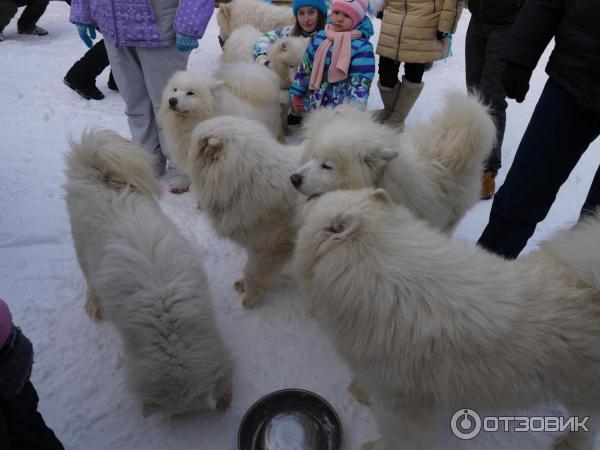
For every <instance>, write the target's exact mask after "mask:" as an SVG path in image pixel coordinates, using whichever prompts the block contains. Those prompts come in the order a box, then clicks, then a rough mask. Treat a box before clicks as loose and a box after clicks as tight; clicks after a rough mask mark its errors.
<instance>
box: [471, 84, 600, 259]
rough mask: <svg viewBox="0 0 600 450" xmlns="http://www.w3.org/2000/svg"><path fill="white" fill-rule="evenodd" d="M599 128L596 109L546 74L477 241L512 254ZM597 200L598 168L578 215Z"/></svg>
mask: <svg viewBox="0 0 600 450" xmlns="http://www.w3.org/2000/svg"><path fill="white" fill-rule="evenodd" d="M599 134H600V114H599V113H597V112H594V111H592V110H589V109H587V108H584V107H582V106H581V105H579V103H577V100H576V99H575V98H574V97H573V96H572V95H571V94H570V93H568V92H567V91H566V90H565V89H564V88H562V87H561V86H560V85H559V84H558V83H556V82H555V81H553V80H552V79H549V80H548V82H547V83H546V86H545V87H544V90H543V92H542V95H541V96H540V99H539V100H538V103H537V105H536V107H535V110H534V112H533V115H532V116H531V120H530V121H529V125H528V126H527V130H526V131H525V134H524V135H523V139H521V143H520V144H519V148H518V149H517V153H516V154H515V159H514V161H513V163H512V166H511V167H510V169H509V171H508V174H507V175H506V180H505V181H504V184H503V185H502V186H501V187H500V189H499V190H498V193H497V194H496V196H495V197H494V202H493V203H492V210H491V212H490V220H489V222H488V225H487V226H486V228H485V230H484V231H483V234H482V235H481V237H480V238H479V242H478V244H479V245H481V246H482V247H484V248H487V249H488V250H490V251H492V252H494V253H497V254H499V255H501V256H504V257H506V258H516V257H517V256H518V255H519V253H520V252H521V250H523V248H524V247H525V245H526V244H527V241H528V240H529V238H530V237H531V236H532V235H533V233H534V231H535V227H536V226H537V224H538V223H539V222H541V221H542V220H544V218H545V217H546V215H547V214H548V211H549V210H550V207H551V206H552V203H554V200H555V198H556V194H557V193H558V190H559V189H560V187H561V186H562V184H563V183H564V182H565V181H566V180H567V178H568V177H569V175H570V174H571V171H572V170H573V168H574V167H575V165H576V164H577V162H578V161H579V158H581V155H583V153H584V152H585V151H586V150H587V148H588V146H589V145H590V144H591V143H592V142H593V141H594V140H595V139H596V138H597V137H598V135H599ZM599 205H600V169H598V170H597V171H596V175H595V177H594V179H593V181H592V185H591V187H590V190H589V192H588V195H587V198H586V199H585V202H584V203H583V207H582V209H581V215H582V216H584V215H586V214H589V213H591V212H592V211H594V209H595V208H597V207H598V206H599Z"/></svg>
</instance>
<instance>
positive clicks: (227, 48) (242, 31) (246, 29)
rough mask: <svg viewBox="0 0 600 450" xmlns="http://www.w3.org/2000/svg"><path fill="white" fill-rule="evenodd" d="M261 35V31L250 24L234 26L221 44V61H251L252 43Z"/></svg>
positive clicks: (252, 59)
mask: <svg viewBox="0 0 600 450" xmlns="http://www.w3.org/2000/svg"><path fill="white" fill-rule="evenodd" d="M261 36H262V32H260V31H259V30H258V28H255V27H254V26H252V25H242V26H241V27H239V28H236V29H235V30H233V32H232V33H231V35H230V36H229V37H228V38H227V41H226V42H225V44H224V45H223V54H222V55H221V61H222V62H223V63H225V64H226V63H231V62H235V61H248V62H253V61H254V58H253V57H252V51H253V50H254V44H256V41H258V38H260V37H261Z"/></svg>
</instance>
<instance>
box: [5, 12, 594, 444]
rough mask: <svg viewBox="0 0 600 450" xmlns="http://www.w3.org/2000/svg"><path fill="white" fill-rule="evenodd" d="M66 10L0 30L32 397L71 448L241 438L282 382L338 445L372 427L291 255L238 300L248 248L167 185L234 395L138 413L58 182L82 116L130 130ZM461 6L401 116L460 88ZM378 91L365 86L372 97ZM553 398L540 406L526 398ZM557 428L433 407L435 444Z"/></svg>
mask: <svg viewBox="0 0 600 450" xmlns="http://www.w3.org/2000/svg"><path fill="white" fill-rule="evenodd" d="M68 15H69V9H68V6H67V5H66V4H65V3H63V2H57V1H53V2H51V4H50V6H49V8H48V11H47V12H46V14H45V15H44V17H43V18H42V19H41V21H40V25H41V26H43V27H45V28H47V29H48V30H49V33H50V34H49V35H48V36H47V37H45V38H39V37H32V36H21V35H17V32H16V21H15V20H13V22H12V23H11V24H10V25H9V26H8V27H7V28H6V29H5V35H6V37H7V40H6V41H5V42H2V43H1V44H0V104H1V105H2V108H1V109H0V168H1V169H0V174H1V175H0V178H1V180H2V188H1V189H0V297H2V298H4V299H5V300H6V301H7V302H8V304H9V305H10V307H11V309H12V311H13V315H14V321H15V323H17V324H18V325H20V326H21V327H22V329H23V330H24V332H25V333H26V334H27V335H28V336H29V338H30V339H31V340H32V341H33V343H34V347H35V355H36V356H35V365H34V370H33V382H34V384H35V385H36V387H37V389H38V392H39V394H40V409H41V411H42V413H43V415H44V417H45V418H46V420H47V422H48V423H49V425H50V426H51V427H52V428H53V429H54V430H55V431H56V434H57V435H58V436H59V437H60V439H61V440H62V442H63V443H64V445H65V448H67V449H68V450H99V449H111V450H129V449H131V450H134V449H135V450H139V449H142V450H154V449H157V450H158V449H161V450H165V449H177V450H186V449H190V450H191V449H202V450H205V449H206V450H228V449H235V448H236V435H237V427H238V425H239V422H240V420H241V418H242V416H243V414H244V412H245V411H246V409H247V408H248V407H249V406H250V405H251V404H252V403H253V402H254V401H255V400H257V399H258V398H259V397H261V396H262V395H264V394H266V393H268V392H271V391H273V390H276V389H280V388H286V387H301V388H305V389H310V390H313V391H315V392H317V393H319V394H321V395H323V396H324V397H325V398H327V399H328V400H329V401H330V402H331V403H332V405H333V406H334V407H335V409H336V410H337V412H338V413H339V415H340V417H341V420H342V423H343V427H344V430H345V449H346V450H354V449H357V448H358V447H359V444H360V443H361V442H363V441H365V440H368V439H372V438H375V437H377V435H378V432H377V426H376V424H375V422H374V420H373V418H372V416H371V413H370V411H369V408H368V407H366V406H363V405H360V404H358V403H357V402H356V401H354V400H353V398H352V397H351V396H350V395H349V394H348V393H347V391H346V386H347V385H348V383H349V381H350V378H351V375H350V372H349V370H348V368H347V367H346V366H345V365H344V364H343V363H342V362H341V360H340V358H339V357H338V356H337V355H336V354H335V352H334V350H333V348H332V346H331V344H330V343H329V342H328V340H327V339H326V338H325V336H324V335H323V334H322V333H321V332H320V331H319V330H318V328H317V326H316V324H315V323H314V322H313V321H312V320H311V319H310V318H309V317H308V315H307V311H306V308H305V306H304V304H303V301H302V298H301V296H300V294H299V292H298V290H297V289H296V287H295V285H294V282H293V279H292V276H291V272H290V269H289V268H288V269H286V271H285V273H284V275H283V276H282V278H281V281H280V283H279V284H278V286H277V287H276V289H275V290H274V291H273V292H272V293H271V294H270V295H269V296H268V298H267V300H266V302H265V304H264V306H261V307H260V308H258V309H256V310H253V311H250V312H248V311H245V310H243V308H242V305H241V301H240V297H239V296H238V294H236V293H235V292H234V291H233V290H232V289H231V285H232V284H233V282H234V281H235V280H236V279H237V278H238V276H239V274H240V273H241V270H242V266H243V263H244V258H245V256H244V252H243V251H242V250H241V249H240V248H237V247H236V246H235V245H233V244H231V243H230V242H228V241H224V240H221V239H219V238H217V237H216V236H215V233H214V232H213V231H212V230H211V228H210V226H209V225H208V222H207V220H206V217H204V215H203V214H202V213H199V212H197V211H196V210H195V209H194V201H193V199H192V195H191V194H184V195H180V196H175V195H172V194H169V193H165V195H164V198H163V200H162V206H163V208H164V210H165V212H166V213H167V214H168V215H169V216H171V217H172V218H173V219H174V221H175V222H176V223H177V224H178V225H179V226H180V228H181V229H182V230H183V232H184V233H185V235H186V236H187V237H189V238H190V239H191V241H192V242H193V243H194V244H195V245H196V246H197V247H198V248H199V249H200V250H201V252H202V254H203V256H204V265H205V267H206V269H207V271H208V273H209V277H210V283H211V290H212V293H213V296H214V299H215V305H214V306H215V309H216V313H217V317H218V321H219V324H220V326H221V328H222V332H223V335H224V337H225V339H226V341H227V343H228V344H229V345H230V347H231V348H232V350H233V355H234V358H235V361H236V373H235V379H234V383H235V389H234V401H233V405H232V408H231V409H230V410H228V411H227V412H226V413H225V414H223V415H221V416H217V415H212V414H188V415H186V416H184V417H178V418H172V419H170V418H165V417H162V416H160V415H154V416H151V417H149V418H143V417H142V415H141V411H140V407H139V405H138V403H137V402H136V399H135V398H134V397H133V396H132V394H131V393H130V392H128V390H127V389H126V387H125V385H124V376H123V375H124V374H123V369H122V368H119V367H118V354H119V341H118V337H117V335H116V332H115V330H114V329H113V328H112V327H111V325H110V324H107V323H101V324H94V323H92V322H91V321H90V320H89V319H88V317H87V316H86V315H85V313H84V309H83V303H84V293H85V284H84V280H83V278H82V275H81V273H80V270H79V267H78V265H77V262H76V260H75V254H74V250H73V244H72V240H71V236H70V229H69V223H68V218H67V214H66V209H65V203H64V200H63V190H62V187H61V185H62V184H63V182H64V175H63V164H64V162H63V153H64V151H65V150H66V149H67V136H69V135H72V136H74V137H78V136H79V135H80V133H81V131H82V130H83V129H84V128H86V127H107V128H112V129H114V130H116V131H118V132H120V133H122V134H124V135H126V136H128V135H129V130H128V127H127V122H126V119H125V115H124V113H123V111H124V104H123V101H122V100H121V98H120V97H119V95H118V94H117V93H114V92H112V91H109V90H108V89H107V88H106V80H107V77H108V72H107V71H106V72H105V73H104V74H103V75H102V76H101V77H100V79H99V81H98V86H99V88H100V89H101V90H103V91H104V92H105V94H106V96H107V97H106V99H105V100H103V101H85V100H83V99H81V98H80V97H79V96H77V95H76V94H75V93H73V92H72V91H70V90H69V89H67V88H66V87H65V86H64V85H63V83H62V79H63V77H64V75H65V73H66V71H67V70H68V68H69V67H70V66H71V64H72V63H73V62H74V61H75V60H77V59H78V58H80V57H81V55H82V54H83V53H84V51H85V48H84V46H83V44H82V43H81V41H80V40H79V38H78V36H77V33H76V30H75V27H74V26H73V25H71V24H70V23H69V22H68ZM468 19H469V15H468V13H465V14H464V15H463V17H462V19H461V23H460V27H459V30H458V32H457V34H456V36H455V39H454V57H453V58H450V59H449V60H448V61H446V62H443V61H441V62H437V63H436V64H435V66H434V68H433V69H432V70H431V71H430V72H427V73H426V75H425V82H426V86H425V89H424V91H423V94H422V96H421V98H420V99H419V100H418V102H417V105H416V107H415V109H414V111H413V113H412V114H411V117H410V119H409V122H414V121H418V120H426V119H427V117H428V116H429V115H430V114H431V112H432V111H434V110H436V109H438V108H440V107H441V103H442V102H443V94H444V92H445V91H447V90H450V89H459V90H464V89H465V83H464V37H465V32H466V26H467V23H468ZM375 25H376V27H378V26H379V21H377V20H376V21H375ZM217 32H218V28H217V25H216V20H215V18H214V17H213V19H212V21H211V23H210V25H209V27H208V30H207V32H206V35H205V37H204V39H203V40H202V41H201V42H200V48H199V49H197V50H196V51H194V52H193V54H192V56H191V60H190V69H191V70H194V71H210V70H212V69H213V68H214V67H215V66H216V64H217V58H218V56H219V54H220V48H219V46H218V43H217ZM547 56H548V54H547V53H546V55H545V56H544V58H542V61H541V63H540V65H539V67H538V69H537V70H536V72H535V73H534V76H533V79H532V86H531V90H530V92H529V94H528V96H527V100H526V101H525V102H524V103H522V104H520V105H519V104H516V103H514V102H512V101H511V102H510V106H509V109H508V123H507V128H506V137H505V141H504V151H503V158H504V168H503V169H502V171H501V172H500V175H499V178H498V182H499V183H501V182H502V180H503V178H504V175H505V173H506V170H507V169H508V167H509V166H510V163H511V161H512V158H513V155H514V152H515V150H516V148H517V146H518V143H519V141H520V138H521V136H522V134H523V131H524V129H525V127H526V126H527V123H528V120H529V117H530V115H531V113H532V110H533V107H534V106H535V103H536V101H537V98H538V96H539V93H540V91H541V89H542V88H543V85H544V83H545V80H546V75H545V74H544V73H543V67H544V66H545V62H546V60H547ZM380 104H381V102H380V99H379V95H378V92H377V89H373V91H372V96H371V99H370V108H377V107H379V106H380ZM599 150H600V142H598V141H597V142H595V143H594V144H593V145H592V146H591V147H590V149H589V151H588V152H587V154H586V155H585V156H584V157H583V159H582V160H581V162H580V163H579V165H578V167H577V169H576V170H575V171H574V173H573V174H572V175H571V177H570V179H569V181H568V182H567V183H566V184H565V186H564V187H563V189H562V190H561V192H560V194H559V196H558V199H557V200H556V202H555V204H554V207H553V208H552V210H551V211H550V214H549V216H548V218H547V219H546V221H545V222H544V223H542V224H541V225H540V226H539V227H538V230H537V232H536V234H535V236H534V238H533V239H532V241H531V242H530V245H529V247H528V249H530V248H532V247H534V246H535V245H536V242H538V241H539V240H540V239H542V238H545V237H547V236H548V235H549V234H550V233H552V232H553V231H554V230H556V229H560V228H564V227H567V226H569V225H570V224H572V223H573V222H574V221H575V220H576V219H577V216H578V212H579V209H580V207H581V204H582V202H583V200H584V198H585V195H586V193H587V189H588V187H589V184H590V182H591V180H592V177H593V174H594V172H595V170H596V167H598V164H599V163H600V152H599ZM490 206H491V202H479V203H478V204H477V205H476V206H475V207H474V208H473V210H472V211H471V212H470V213H469V214H468V215H467V216H466V217H465V219H464V220H463V222H462V224H461V225H460V227H459V228H458V230H457V231H456V237H457V238H459V239H465V240H468V241H471V242H475V241H476V240H477V238H478V237H479V235H480V233H481V231H482V230H483V228H484V226H485V224H486V222H487V217H488V214H489V208H490ZM464 406H465V407H468V406H469V405H464ZM555 411H557V408H551V407H543V406H541V407H540V408H539V409H537V410H536V411H534V412H535V413H543V414H545V415H549V414H552V413H553V412H555ZM506 413H509V412H506ZM516 413H517V412H516V411H511V412H510V415H518V414H516ZM555 437H556V436H555V435H550V434H543V433H528V434H525V433H487V434H483V435H480V436H479V437H477V438H476V439H475V440H473V441H470V442H466V441H459V440H458V439H456V438H454V437H452V436H451V434H450V430H449V419H448V417H440V419H439V426H438V441H439V442H438V444H439V445H438V448H439V449H494V450H495V449H511V450H519V449H523V450H525V449H532V450H533V449H535V450H541V449H546V448H549V446H550V442H551V441H552V440H553V439H554V438H555ZM598 448H600V447H598Z"/></svg>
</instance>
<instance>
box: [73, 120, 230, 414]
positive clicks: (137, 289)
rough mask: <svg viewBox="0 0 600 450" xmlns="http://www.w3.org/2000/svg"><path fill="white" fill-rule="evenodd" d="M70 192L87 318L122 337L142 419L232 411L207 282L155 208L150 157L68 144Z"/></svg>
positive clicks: (95, 135) (123, 144)
mask: <svg viewBox="0 0 600 450" xmlns="http://www.w3.org/2000/svg"><path fill="white" fill-rule="evenodd" d="M65 190H66V200H67V209H68V212H69V217H70V220H71V230H72V234H73V240H74V242H75V249H76V253H77V259H78V260H79V264H80V266H81V269H82V271H83V274H84V275H85V278H86V281H87V301H86V310H87V311H88V313H89V314H90V315H91V316H92V317H93V318H95V319H100V318H103V317H104V318H106V319H108V320H109V321H110V322H112V323H113V324H114V326H115V327H116V329H117V330H118V332H119V334H120V335H121V338H122V341H123V345H124V366H125V369H126V371H127V379H128V382H129V384H130V386H131V387H132V388H133V390H134V392H136V393H137V394H138V396H139V398H140V399H141V402H142V405H143V412H144V414H145V415H147V414H150V413H152V412H155V411H161V412H163V413H165V414H179V413H183V412H185V411H188V410H196V409H204V408H210V409H218V410H222V409H224V408H226V407H227V406H228V405H229V404H230V402H231V376H232V363H231V358H230V354H229V351H228V349H227V348H226V347H225V344H224V342H223V340H222V338H221V336H220V334H219V331H218V329H217V325H216V322H215V318H214V315H213V311H212V305H211V296H210V293H209V289H208V280H207V278H206V274H205V273H204V270H203V268H202V265H201V263H200V257H199V255H198V254H197V252H196V251H194V250H193V249H192V246H191V245H190V243H189V242H188V241H187V240H186V239H185V238H184V237H183V236H182V235H181V234H180V233H179V231H178V230H177V228H176V226H175V225H174V224H173V223H172V222H171V221H170V220H169V219H168V218H167V217H166V216H165V215H164V214H163V212H162V211H161V209H160V206H159V205H158V203H157V201H156V197H158V196H159V195H160V183H159V182H158V180H157V179H156V178H155V177H154V175H153V172H152V159H151V156H150V154H149V153H148V152H146V151H145V150H143V149H142V148H141V147H139V146H137V145H135V144H133V143H131V142H129V141H127V140H125V139H123V138H121V137H120V136H119V135H117V134H116V133H114V132H111V131H107V130H102V131H95V132H90V133H84V134H83V136H82V138H81V142H79V143H75V142H71V152H70V153H69V154H68V155H67V183H66V185H65Z"/></svg>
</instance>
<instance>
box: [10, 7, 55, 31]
mask: <svg viewBox="0 0 600 450" xmlns="http://www.w3.org/2000/svg"><path fill="white" fill-rule="evenodd" d="M2 1H5V0H2ZM25 3H26V5H27V6H25V9H24V10H23V13H22V14H21V17H19V20H18V21H17V30H18V31H19V33H23V32H25V33H27V32H30V31H32V30H35V28H36V24H37V21H38V20H40V17H42V14H44V11H46V7H47V6H48V3H50V0H27V1H26V2H25ZM38 28H39V27H38ZM40 30H42V32H39V33H34V34H39V35H44V34H48V32H47V31H46V30H44V29H40ZM44 32H45V33H44Z"/></svg>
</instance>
